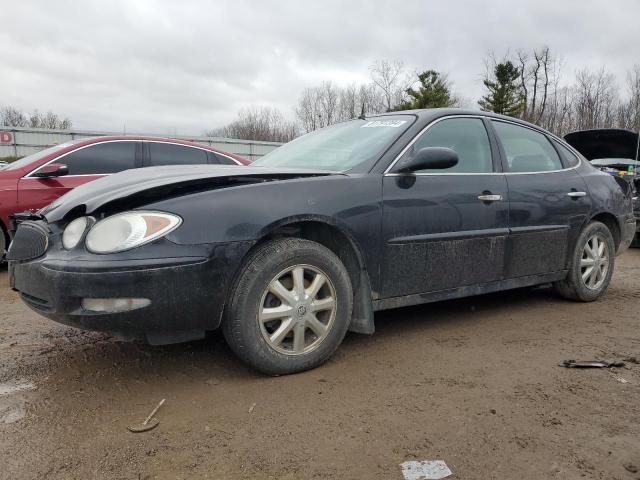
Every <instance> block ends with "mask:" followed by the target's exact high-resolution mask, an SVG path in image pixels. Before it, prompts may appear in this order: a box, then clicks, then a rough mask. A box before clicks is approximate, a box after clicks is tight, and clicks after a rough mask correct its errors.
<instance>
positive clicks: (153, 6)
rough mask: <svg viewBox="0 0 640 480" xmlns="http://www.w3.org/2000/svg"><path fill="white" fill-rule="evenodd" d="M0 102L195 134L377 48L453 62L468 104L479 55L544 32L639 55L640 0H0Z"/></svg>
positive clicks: (378, 54)
mask: <svg viewBox="0 0 640 480" xmlns="http://www.w3.org/2000/svg"><path fill="white" fill-rule="evenodd" d="M0 17H1V18H2V22H1V25H2V27H1V29H0V68H1V71H0V105H7V104H8V105H14V106H16V107H18V108H21V109H23V110H32V109H34V108H38V109H40V110H53V111H55V112H57V113H59V114H61V115H63V116H68V117H70V118H71V119H72V121H73V124H74V127H75V128H78V129H100V130H108V131H121V130H122V129H123V126H126V129H127V131H129V132H134V131H137V132H152V133H161V134H163V133H164V134H201V133H202V132H203V131H204V130H205V129H209V128H213V127H218V126H221V125H223V124H224V123H225V122H228V121H230V120H233V118H234V117H235V115H236V112H237V111H238V110H239V109H240V108H243V107H247V106H250V105H271V106H275V107H277V108H279V109H281V110H282V111H283V113H285V114H286V115H287V116H289V117H291V118H293V116H294V106H295V104H296V101H297V98H298V94H299V93H300V91H301V90H302V89H303V88H305V87H308V86H314V85H317V84H319V83H320V82H321V81H323V80H332V81H334V82H335V83H338V84H349V83H351V82H361V81H367V78H368V73H369V72H368V67H369V66H370V65H371V64H372V63H373V62H374V61H375V60H376V59H389V60H402V61H403V62H404V63H405V64H406V65H408V66H410V67H412V68H415V69H417V70H424V69H427V68H435V69H438V70H441V71H444V72H448V74H449V78H450V79H451V80H452V81H453V82H454V84H455V87H456V92H457V93H458V94H459V95H461V96H462V97H465V98H467V99H469V100H470V101H471V102H472V103H473V104H475V101H476V100H477V98H478V97H479V96H480V95H481V93H482V83H481V75H482V73H483V71H484V67H483V61H482V59H483V56H484V55H485V53H486V52H488V51H491V50H493V51H495V52H496V53H498V54H502V53H503V52H505V51H506V50H507V49H511V50H512V51H515V50H517V49H519V48H524V49H533V48H537V47H539V46H541V45H543V44H547V45H549V46H550V47H551V48H552V50H553V51H554V52H555V53H556V54H558V55H560V56H561V57H562V58H563V60H564V73H565V75H566V76H572V75H573V72H574V71H575V69H577V68H582V67H590V68H600V67H601V66H605V67H606V68H607V69H608V70H610V71H611V72H612V73H615V74H616V75H618V78H619V84H620V85H621V86H622V85H623V82H624V75H625V71H626V70H627V69H628V68H629V67H630V66H631V65H633V64H634V63H640V53H639V51H640V27H639V19H640V0H606V1H605V0H599V1H593V0H484V1H478V0H448V1H441V0H438V1H433V0H402V1H397V0H396V1H391V0H362V1H355V0H351V1H339V0H335V1H334V0H317V1H316V0H298V1H295V0H290V1H284V0H283V1H259V0H254V1H244V0H231V1H214V0H202V1H198V0H193V1H189V0H180V1H176V0H166V1H161V0H157V1H151V0H148V1H147V0H129V1H124V0H121V1H116V0H102V1H90V0H82V1H70V0H68V1H64V0H56V1H55V2H53V1H50V0H42V1H30V0H20V1H18V0H15V1H8V0H2V2H0Z"/></svg>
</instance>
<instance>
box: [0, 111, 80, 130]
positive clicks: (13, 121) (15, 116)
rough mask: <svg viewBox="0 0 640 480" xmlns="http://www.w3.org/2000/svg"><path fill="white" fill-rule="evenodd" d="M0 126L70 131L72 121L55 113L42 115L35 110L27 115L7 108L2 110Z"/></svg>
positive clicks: (0, 112)
mask: <svg viewBox="0 0 640 480" xmlns="http://www.w3.org/2000/svg"><path fill="white" fill-rule="evenodd" d="M0 124H2V125H3V126H6V127H31V128H48V129H54V130H69V129H70V128H71V120H70V119H68V118H60V117H59V116H58V115H57V114H55V113H53V112H47V113H45V114H41V113H40V112H38V110H34V111H33V112H31V113H30V114H28V115H26V114H24V113H23V112H21V111H20V110H18V109H17V108H15V107H11V106H7V107H3V108H1V109H0Z"/></svg>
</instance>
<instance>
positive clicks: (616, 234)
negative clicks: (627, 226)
mask: <svg viewBox="0 0 640 480" xmlns="http://www.w3.org/2000/svg"><path fill="white" fill-rule="evenodd" d="M591 221H592V222H594V221H595V222H601V223H604V224H605V225H606V226H607V228H608V229H609V231H610V232H611V235H612V236H613V243H614V245H615V248H616V251H618V248H620V242H621V241H622V235H621V232H620V224H619V223H618V219H617V218H616V217H615V215H612V214H611V213H606V212H603V213H599V214H597V215H596V216H594V217H593V218H592V219H591Z"/></svg>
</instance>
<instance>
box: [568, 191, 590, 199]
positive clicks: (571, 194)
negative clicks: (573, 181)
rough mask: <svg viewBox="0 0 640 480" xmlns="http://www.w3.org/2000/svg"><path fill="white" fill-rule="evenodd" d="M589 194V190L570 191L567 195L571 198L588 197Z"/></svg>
mask: <svg viewBox="0 0 640 480" xmlns="http://www.w3.org/2000/svg"><path fill="white" fill-rule="evenodd" d="M586 196H587V192H569V193H567V197H571V198H580V197H586Z"/></svg>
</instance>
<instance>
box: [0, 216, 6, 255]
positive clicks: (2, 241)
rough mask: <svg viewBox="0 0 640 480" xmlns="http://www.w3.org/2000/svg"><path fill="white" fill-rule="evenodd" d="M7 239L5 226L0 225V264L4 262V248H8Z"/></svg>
mask: <svg viewBox="0 0 640 480" xmlns="http://www.w3.org/2000/svg"><path fill="white" fill-rule="evenodd" d="M6 239H7V237H6V236H5V233H4V228H2V226H1V225H0V264H2V263H4V254H5V251H4V250H5V248H7V243H6Z"/></svg>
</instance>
